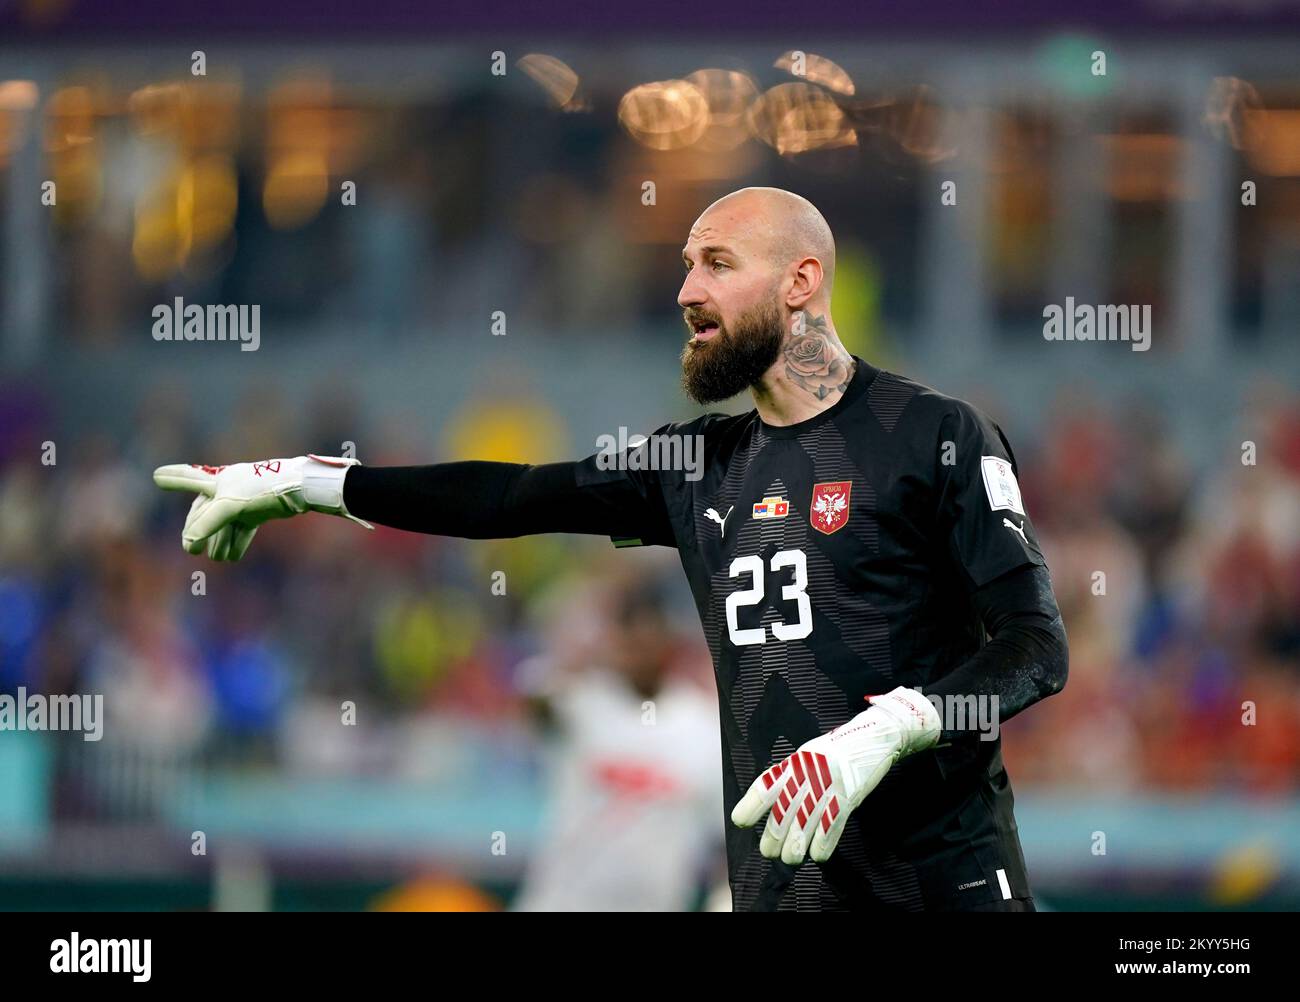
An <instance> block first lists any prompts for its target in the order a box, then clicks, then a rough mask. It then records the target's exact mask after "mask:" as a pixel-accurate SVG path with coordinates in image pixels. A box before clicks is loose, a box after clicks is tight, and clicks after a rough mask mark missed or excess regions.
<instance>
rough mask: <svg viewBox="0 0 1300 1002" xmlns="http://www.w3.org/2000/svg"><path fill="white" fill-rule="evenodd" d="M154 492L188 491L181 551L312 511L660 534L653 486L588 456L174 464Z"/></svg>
mask: <svg viewBox="0 0 1300 1002" xmlns="http://www.w3.org/2000/svg"><path fill="white" fill-rule="evenodd" d="M154 482H155V483H157V484H158V486H159V487H162V488H163V489H164V490H176V491H189V492H192V493H194V494H197V495H198V496H197V497H196V498H195V499H194V503H193V504H192V505H191V507H190V512H189V515H188V517H187V518H186V520H185V528H184V530H183V531H182V534H181V542H182V545H183V546H184V547H185V549H186V550H187V551H189V552H190V553H195V554H197V553H200V552H202V551H203V550H204V549H206V550H207V553H208V556H209V557H211V558H212V559H213V560H238V559H240V558H241V557H242V556H243V555H244V553H245V551H247V549H248V547H249V544H250V543H251V542H252V540H253V535H254V534H255V533H256V532H257V529H258V527H259V526H260V525H262V523H264V522H268V521H271V520H272V519H278V518H288V517H290V516H293V515H300V514H303V513H305V512H309V511H314V512H321V513H324V514H329V515H340V516H343V517H345V518H349V519H351V520H352V521H354V522H359V523H360V524H362V525H364V526H365V527H366V528H368V529H369V528H372V526H370V525H369V523H368V522H366V521H363V519H368V520H370V521H373V522H378V523H380V524H382V525H389V526H393V527H395V528H398V529H408V530H410V531H412V532H425V533H436V534H438V535H442V536H461V537H464V538H468V539H503V538H512V537H515V536H526V535H531V534H534V533H541V532H580V533H595V534H599V535H609V536H615V537H637V536H650V537H652V538H654V539H656V540H657V541H663V540H666V538H667V536H666V534H667V535H670V534H671V530H670V529H669V528H667V518H666V514H665V511H664V507H663V500H662V498H661V497H660V496H659V495H658V493H657V491H653V490H649V489H648V488H647V487H646V486H645V485H644V484H641V485H640V486H639V485H638V483H637V482H636V481H634V480H632V479H630V478H627V477H610V476H605V475H602V474H601V473H600V472H599V465H598V464H597V463H596V461H595V457H590V458H588V459H586V460H583V461H581V462H569V463H549V464H545V465H540V466H529V465H524V464H520V463H488V462H478V461H475V462H459V463H438V464H434V465H430V466H391V467H374V468H370V467H364V466H361V465H360V464H359V463H358V462H357V461H356V460H355V459H340V458H337V457H333V456H311V455H309V456H296V457H294V458H292V459H269V460H263V461H260V462H256V463H236V464H233V465H230V466H199V465H195V464H175V465H171V466H161V467H159V468H158V469H157V470H155V471H154Z"/></svg>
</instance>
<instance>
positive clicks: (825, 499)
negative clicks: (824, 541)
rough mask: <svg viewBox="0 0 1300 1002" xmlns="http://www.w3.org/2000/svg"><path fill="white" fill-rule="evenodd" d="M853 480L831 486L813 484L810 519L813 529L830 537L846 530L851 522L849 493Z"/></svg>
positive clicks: (838, 481) (842, 481) (840, 481)
mask: <svg viewBox="0 0 1300 1002" xmlns="http://www.w3.org/2000/svg"><path fill="white" fill-rule="evenodd" d="M852 489H853V481H852V480H837V481H836V482H834V483H830V484H813V493H812V504H811V506H810V511H809V513H808V518H809V520H810V521H811V522H812V527H813V528H814V529H816V530H817V531H818V532H824V533H826V534H827V535H828V536H829V535H830V534H831V533H832V532H834V531H835V530H837V529H842V528H844V523H845V522H847V521H848V520H849V491H851V490H852Z"/></svg>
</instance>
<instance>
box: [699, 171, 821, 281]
mask: <svg viewBox="0 0 1300 1002" xmlns="http://www.w3.org/2000/svg"><path fill="white" fill-rule="evenodd" d="M711 216H713V217H714V218H717V217H722V218H723V219H726V220H727V221H728V222H730V223H731V224H732V226H731V227H729V228H731V229H733V230H734V231H738V232H739V233H743V235H744V239H745V240H747V241H749V242H751V246H752V247H753V250H754V251H755V252H756V253H759V254H761V255H762V256H763V257H764V258H765V259H766V260H767V261H768V262H769V263H770V264H771V266H772V267H773V269H774V270H775V271H777V272H781V271H784V270H785V269H786V268H787V267H788V266H790V265H791V264H795V263H797V262H799V261H803V260H805V259H806V258H810V257H814V258H816V259H817V260H818V261H819V262H820V263H821V267H822V284H821V289H820V290H819V295H818V297H817V298H819V299H821V298H824V299H825V300H826V301H827V302H829V301H830V294H831V287H832V285H833V284H834V281H835V237H834V235H833V234H832V233H831V228H830V226H829V225H828V224H827V222H826V219H825V218H824V217H823V216H822V214H821V213H820V212H819V211H817V206H815V205H813V204H812V202H810V201H808V199H806V198H804V197H803V196H802V195H796V194H795V193H794V192H792V191H786V190H785V189H783V188H757V187H755V188H741V189H740V190H738V191H733V192H731V194H729V195H723V196H722V197H721V198H720V199H718V200H717V201H716V202H714V203H713V204H712V205H710V206H709V207H708V208H707V209H705V210H704V211H703V212H702V213H700V218H699V219H698V220H697V221H696V226H697V227H698V226H700V225H702V224H705V223H706V222H707V221H710V217H711ZM723 225H726V224H725V223H724V224H723Z"/></svg>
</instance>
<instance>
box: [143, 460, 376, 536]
mask: <svg viewBox="0 0 1300 1002" xmlns="http://www.w3.org/2000/svg"><path fill="white" fill-rule="evenodd" d="M357 465H359V463H358V461H357V460H355V459H339V458H337V457H334V456H295V457H294V458H293V459H267V460H264V461H262V462H257V463H235V464H233V465H231V466H196V465H194V464H191V463H175V464H172V465H171V466H160V467H158V469H156V470H154V471H153V481H154V483H156V484H157V485H158V486H159V487H161V488H162V489H163V490H165V491H195V492H197V493H198V495H199V496H198V497H196V498H195V499H194V503H193V504H192V505H191V506H190V513H189V515H187V516H186V518H185V528H184V529H183V530H181V545H182V546H184V547H185V549H186V550H187V551H188V552H190V553H201V552H202V551H203V548H204V545H205V544H206V546H207V550H208V556H209V557H211V558H212V559H213V560H238V559H239V558H240V557H242V556H243V555H244V552H245V551H246V550H247V549H248V544H249V543H251V542H252V541H253V534H254V533H256V532H257V527H258V526H259V525H261V524H262V523H263V522H269V521H271V519H273V518H289V517H290V516H292V515H301V514H302V513H303V512H306V511H320V512H325V513H326V514H329V515H342V516H343V517H344V518H349V519H351V520H352V521H353V522H356V523H357V524H358V525H364V526H365V527H366V528H367V529H373V528H374V526H373V525H371V524H370V523H369V522H363V521H361V519H359V518H357V517H356V516H354V515H351V514H349V512H348V510H347V509H346V508H345V507H344V506H343V478H344V477H345V476H346V475H347V472H348V467H349V466H357Z"/></svg>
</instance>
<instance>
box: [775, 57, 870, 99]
mask: <svg viewBox="0 0 1300 1002" xmlns="http://www.w3.org/2000/svg"><path fill="white" fill-rule="evenodd" d="M772 65H773V66H774V67H776V68H777V69H778V70H785V71H786V72H787V73H791V74H793V75H795V76H798V77H800V78H802V79H804V80H806V81H807V82H808V83H814V84H819V85H820V86H822V87H825V88H826V89H827V90H829V91H834V92H835V93H836V94H843V95H844V96H845V97H852V96H853V95H854V93H855V88H854V86H853V81H852V80H851V79H850V78H849V75H848V73H846V72H845V70H844V67H842V66H838V65H836V64H835V63H834V62H833V61H831V60H830V59H827V58H826V57H825V56H819V55H817V54H816V53H811V52H808V53H805V52H796V50H794V49H791V50H790V51H788V52H785V53H783V54H782V55H780V56H779V57H777V60H776V62H774V63H773V64H772Z"/></svg>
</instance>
